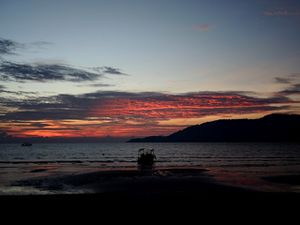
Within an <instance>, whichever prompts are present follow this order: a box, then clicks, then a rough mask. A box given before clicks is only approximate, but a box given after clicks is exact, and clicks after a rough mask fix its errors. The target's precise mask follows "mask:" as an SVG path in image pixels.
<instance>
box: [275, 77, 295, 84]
mask: <svg viewBox="0 0 300 225" xmlns="http://www.w3.org/2000/svg"><path fill="white" fill-rule="evenodd" d="M274 80H275V81H276V82H277V83H280V84H290V83H291V82H292V79H291V78H286V77H275V78H274Z"/></svg>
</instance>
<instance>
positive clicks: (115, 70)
mask: <svg viewBox="0 0 300 225" xmlns="http://www.w3.org/2000/svg"><path fill="white" fill-rule="evenodd" d="M93 70H95V71H97V72H100V73H103V74H112V75H127V74H125V73H122V72H121V70H120V69H118V68H114V67H110V66H102V67H94V68H93Z"/></svg>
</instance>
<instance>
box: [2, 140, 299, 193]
mask: <svg viewBox="0 0 300 225" xmlns="http://www.w3.org/2000/svg"><path fill="white" fill-rule="evenodd" d="M142 147H149V148H154V149H155V154H156V156H157V163H156V167H173V166H174V167H191V166H192V167H201V168H206V169H208V170H209V173H211V174H212V175H214V176H215V177H216V178H217V179H218V180H220V181H222V182H228V183H231V184H234V183H235V184H239V185H246V186H260V187H264V185H265V186H266V187H267V186H268V185H267V184H265V183H264V182H262V181H261V180H260V179H258V178H260V177H263V176H273V175H295V174H300V144H285V143H282V144H280V143H276V144H275V143H84V144H74V143H65V144H53V143H52V144H34V145H33V146H31V147H22V146H20V145H19V144H1V145H0V168H1V171H0V185H1V184H2V185H3V184H5V185H8V183H9V182H11V181H12V180H17V179H20V178H22V177H30V176H38V175H40V174H32V173H30V171H32V170H34V169H39V168H46V169H47V175H49V174H50V175H51V174H60V173H74V172H82V171H83V172H85V171H89V170H93V169H126V168H134V167H136V159H137V152H138V149H139V148H142ZM294 188H296V189H297V188H299V187H294ZM299 190H300V189H299ZM296 191H298V189H297V190H296Z"/></svg>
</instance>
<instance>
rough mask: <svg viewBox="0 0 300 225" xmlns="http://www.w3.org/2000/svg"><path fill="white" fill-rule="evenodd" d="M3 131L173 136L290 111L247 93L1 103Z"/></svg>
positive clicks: (283, 100)
mask: <svg viewBox="0 0 300 225" xmlns="http://www.w3.org/2000/svg"><path fill="white" fill-rule="evenodd" d="M1 103H2V111H1V113H0V121H1V123H0V129H2V130H6V131H7V133H8V134H10V135H14V136H49V137H50V136H51V137H58V136H62V137H73V136H77V137H81V136H83V135H84V136H107V135H110V136H127V137H128V136H139V135H158V134H169V133H172V132H174V131H176V130H178V129H179V128H183V125H178V124H173V125H170V124H169V125H166V124H162V123H161V122H162V121H169V120H172V119H189V118H202V117H206V116H212V115H219V116H222V115H233V116H234V115H240V114H249V113H269V112H273V111H280V110H288V109H289V107H290V105H291V104H293V103H294V102H293V101H292V100H290V99H289V98H287V97H285V96H275V97H270V98H256V97H250V96H248V95H246V94H245V92H193V93H183V94H165V93H160V92H139V93H133V92H118V91H98V92H91V93H86V94H81V95H66V94H60V95H54V96H49V97H38V96H35V97H32V98H27V99H16V98H3V97H2V98H1Z"/></svg>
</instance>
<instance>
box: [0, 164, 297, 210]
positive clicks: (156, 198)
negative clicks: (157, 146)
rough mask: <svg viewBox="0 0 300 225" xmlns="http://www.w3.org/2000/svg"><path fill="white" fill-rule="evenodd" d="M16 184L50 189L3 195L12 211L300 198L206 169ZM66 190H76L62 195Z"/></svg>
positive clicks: (277, 202) (262, 204)
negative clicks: (221, 179) (230, 181)
mask: <svg viewBox="0 0 300 225" xmlns="http://www.w3.org/2000/svg"><path fill="white" fill-rule="evenodd" d="M271 179H272V178H271ZM273 179H275V178H273ZM284 179H287V178H284ZM293 179H295V178H293ZM278 180H279V178H276V181H278ZM13 185H15V186H21V187H22V186H23V187H25V186H32V187H35V188H38V189H41V190H43V189H44V190H51V192H50V194H45V195H11V196H0V201H1V203H2V205H9V204H10V205H12V207H13V209H14V210H15V209H16V208H19V209H21V210H23V209H26V208H27V209H28V205H30V206H34V207H36V208H38V209H39V210H40V209H41V208H40V206H41V205H43V207H44V206H45V205H48V206H49V205H53V204H54V205H55V209H61V210H64V209H65V208H68V209H70V208H71V209H72V208H73V209H77V210H78V209H86V208H89V207H91V208H93V209H94V210H95V209H100V208H110V207H112V208H118V207H121V208H122V207H123V208H126V207H128V206H129V205H133V206H134V207H136V208H140V207H147V206H151V207H152V206H155V207H156V208H164V209H165V208H168V209H170V208H177V209H178V208H193V209H199V210H200V209H202V208H205V209H206V210H208V209H209V210H216V209H219V210H220V209H226V208H227V207H228V206H229V205H230V204H234V206H235V207H236V208H239V209H242V207H245V206H247V207H249V204H255V208H254V209H257V208H261V209H264V208H266V207H270V206H272V207H277V208H278V207H283V206H287V205H290V204H292V203H298V202H299V200H300V197H299V194H298V193H288V192H277V193H275V192H260V191H255V190H251V189H246V188H243V187H234V186H229V185H225V184H222V183H218V182H217V181H216V180H215V179H213V177H211V176H210V175H208V174H207V173H206V172H205V170H202V169H161V170H156V171H153V170H144V171H139V170H129V171H99V172H92V173H86V174H77V175H68V176H59V177H50V178H49V177H40V178H35V179H29V180H21V181H19V182H16V183H15V184H13ZM65 189H66V190H72V192H70V193H69V194H64V190H65ZM79 191H82V193H79ZM66 193H67V192H66ZM291 202H292V203H291ZM95 207H96V208H95ZM140 209H141V208H140Z"/></svg>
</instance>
